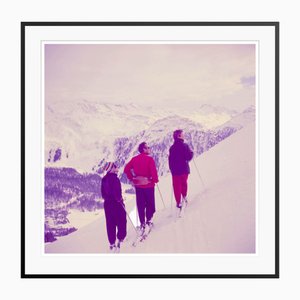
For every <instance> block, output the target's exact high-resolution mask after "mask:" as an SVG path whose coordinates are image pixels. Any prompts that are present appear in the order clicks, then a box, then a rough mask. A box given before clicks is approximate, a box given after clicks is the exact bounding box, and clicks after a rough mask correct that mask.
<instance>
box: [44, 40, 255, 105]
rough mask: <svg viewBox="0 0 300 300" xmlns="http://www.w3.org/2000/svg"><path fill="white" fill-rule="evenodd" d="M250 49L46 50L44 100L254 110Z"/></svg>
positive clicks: (129, 46)
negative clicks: (252, 108) (205, 106)
mask: <svg viewBox="0 0 300 300" xmlns="http://www.w3.org/2000/svg"><path fill="white" fill-rule="evenodd" d="M255 75H256V74H255V45H254V44H231V45H229V44H227V45H226V44H210V45H203V44H201V45H200V44H193V45H191V44H185V45H174V44H173V45H169V44H163V45H159V44H156V45H154V44H151V45H150V44H126V45H125V44H123V45H117V44H114V45H113V44H111V45H103V44H102V45H101V44H98V45H97V44H92V45H90V44H78V45H75V44H47V45H45V99H46V102H47V103H49V104H51V102H52V101H70V102H72V101H74V100H79V99H86V100H91V101H99V102H108V103H117V104H125V103H128V102H132V103H136V104H143V103H144V104H147V105H161V106H171V105H172V106H178V107H181V106H189V105H190V106H191V107H192V106H194V105H201V104H211V105H218V106H224V107H227V108H233V109H238V110H241V109H244V108H246V107H248V106H249V105H255Z"/></svg>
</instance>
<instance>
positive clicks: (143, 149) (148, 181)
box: [124, 142, 158, 232]
mask: <svg viewBox="0 0 300 300" xmlns="http://www.w3.org/2000/svg"><path fill="white" fill-rule="evenodd" d="M138 150H139V152H140V154H139V155H137V156H135V157H133V158H132V159H131V160H130V161H129V163H128V164H127V165H126V166H125V168H124V173H125V174H126V176H127V177H128V179H129V180H130V181H132V182H133V184H134V186H135V190H136V205H137V209H138V215H139V220H140V223H141V229H142V232H143V231H144V230H145V226H146V225H148V226H149V227H150V228H151V227H152V226H153V222H152V218H153V215H154V213H155V197H154V186H155V183H157V182H158V176H157V170H156V166H155V162H154V159H153V158H152V157H151V156H150V148H149V147H148V145H147V143H146V142H143V143H141V144H140V145H139V147H138ZM145 217H146V222H145Z"/></svg>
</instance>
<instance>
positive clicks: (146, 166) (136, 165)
mask: <svg viewBox="0 0 300 300" xmlns="http://www.w3.org/2000/svg"><path fill="white" fill-rule="evenodd" d="M124 173H125V174H126V176H127V177H128V179H129V180H132V181H134V178H135V177H136V176H142V177H147V178H148V179H149V181H150V182H149V183H148V184H145V185H139V186H138V187H141V188H149V187H154V185H155V183H157V182H158V176H157V170H156V166H155V162H154V159H153V158H152V157H151V156H149V155H148V154H145V153H141V154H139V155H137V156H135V157H133V158H132V159H131V160H130V162H129V163H128V164H127V165H126V166H125V168H124Z"/></svg>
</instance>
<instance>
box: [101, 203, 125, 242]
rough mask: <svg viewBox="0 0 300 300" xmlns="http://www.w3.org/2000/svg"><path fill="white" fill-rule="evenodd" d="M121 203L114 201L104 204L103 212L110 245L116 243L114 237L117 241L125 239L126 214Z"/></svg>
mask: <svg viewBox="0 0 300 300" xmlns="http://www.w3.org/2000/svg"><path fill="white" fill-rule="evenodd" d="M123 205H124V204H123V203H120V202H115V201H110V202H109V201H105V202H104V212H105V218H106V230H107V237H108V241H109V243H110V245H113V244H114V243H115V242H116V237H117V238H118V239H119V240H124V238H125V237H126V234H127V232H126V223H127V220H126V212H125V206H124V207H123Z"/></svg>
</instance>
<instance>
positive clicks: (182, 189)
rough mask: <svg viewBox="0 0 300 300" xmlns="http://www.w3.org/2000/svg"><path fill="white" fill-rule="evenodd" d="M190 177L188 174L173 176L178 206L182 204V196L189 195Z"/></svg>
mask: <svg viewBox="0 0 300 300" xmlns="http://www.w3.org/2000/svg"><path fill="white" fill-rule="evenodd" d="M188 176H189V175H188V174H183V175H173V176H172V181H173V190H174V196H175V200H176V204H177V205H179V204H180V201H181V196H183V197H186V195H187V190H188V184H187V180H188Z"/></svg>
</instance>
